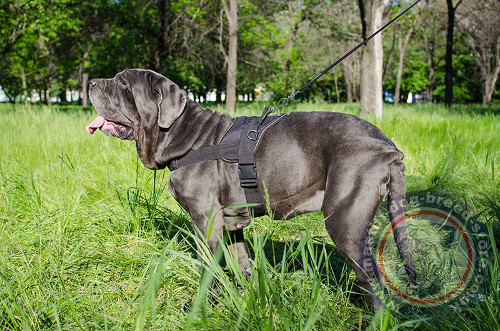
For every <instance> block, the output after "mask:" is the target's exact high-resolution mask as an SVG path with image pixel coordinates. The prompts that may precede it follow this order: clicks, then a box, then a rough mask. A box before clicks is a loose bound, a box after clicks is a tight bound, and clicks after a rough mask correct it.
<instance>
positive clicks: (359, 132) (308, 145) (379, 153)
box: [87, 69, 416, 306]
mask: <svg viewBox="0 0 500 331" xmlns="http://www.w3.org/2000/svg"><path fill="white" fill-rule="evenodd" d="M89 91H90V92H89V94H90V100H91V102H92V104H93V105H94V107H95V109H96V110H97V111H98V113H99V115H100V116H99V117H98V118H97V119H95V120H94V121H93V122H92V123H91V124H89V125H88V126H87V131H88V132H89V133H91V134H92V133H94V131H96V130H97V129H98V128H99V129H101V131H102V132H104V133H105V134H107V135H110V136H114V137H117V138H120V139H128V140H135V141H136V146H137V153H138V156H139V158H140V160H141V161H142V163H143V164H144V165H145V166H146V167H147V168H149V169H163V168H165V167H166V165H167V163H168V162H170V161H171V160H173V159H176V158H179V157H181V156H183V155H185V154H186V153H187V152H188V151H189V150H191V149H198V148H200V147H203V146H207V145H216V144H218V143H219V142H220V141H221V139H222V138H223V135H224V134H225V132H227V130H228V129H229V127H230V126H231V124H232V122H233V118H231V117H229V116H226V115H222V114H219V113H217V112H213V111H210V110H207V109H202V108H201V106H200V105H199V104H197V103H195V102H193V101H191V100H189V99H188V98H187V96H186V93H185V92H184V91H183V90H181V89H180V88H179V86H177V85H176V84H174V83H173V82H172V81H170V80H169V79H167V78H165V77H164V76H162V75H160V74H158V73H156V72H154V71H150V70H142V69H129V70H125V71H122V72H120V73H118V74H117V75H116V76H115V77H114V78H111V79H93V80H91V82H90V88H89ZM402 159H403V153H402V152H400V151H399V150H398V149H397V148H396V146H395V145H394V143H392V142H391V141H390V140H389V139H388V138H387V137H386V136H385V135H384V134H383V133H382V132H381V131H380V130H379V129H378V128H376V127H375V126H373V125H372V124H370V123H368V122H366V121H365V120H363V119H360V118H358V117H356V116H352V115H347V114H341V113H333V112H311V113H305V112H294V113H291V114H289V115H287V116H285V117H284V118H283V119H281V120H280V121H279V122H278V123H277V124H275V125H274V126H273V127H272V128H270V129H269V130H267V132H266V134H265V135H264V136H263V138H262V140H261V143H260V145H259V147H258V149H257V151H256V152H255V164H256V169H257V175H258V181H259V183H264V184H265V186H266V187H267V190H268V197H269V202H270V207H271V210H272V211H273V213H272V214H273V216H274V218H276V219H288V218H291V217H293V216H295V215H297V214H302V213H306V212H312V211H319V210H321V211H322V212H323V215H324V218H325V226H326V229H327V231H328V233H329V234H330V236H331V238H332V240H333V241H334V243H335V245H336V247H337V249H338V250H339V252H340V253H341V254H342V256H344V258H346V259H347V261H348V262H349V263H350V265H351V266H352V268H353V269H354V271H355V273H356V275H357V277H358V281H359V283H360V285H361V286H362V287H363V288H364V289H366V299H367V301H368V302H370V303H372V304H374V305H375V306H377V305H379V304H380V298H379V297H378V296H377V295H376V293H375V291H374V288H373V287H372V286H371V285H370V283H369V280H370V278H371V277H374V279H376V280H377V281H378V283H379V284H380V285H381V286H382V285H383V283H382V279H381V272H380V269H379V267H378V265H377V262H376V260H375V259H374V257H373V254H372V252H371V248H370V244H369V229H370V227H371V225H372V223H373V218H374V216H375V213H376V211H377V209H378V207H379V205H380V204H381V202H382V201H383V200H385V199H388V206H390V208H388V214H389V219H390V220H391V222H392V223H393V227H394V231H393V232H394V236H395V239H396V243H397V246H398V249H399V253H400V255H401V257H402V259H403V260H404V261H405V263H406V264H405V267H406V270H407V272H408V275H409V277H410V279H411V280H412V281H415V278H416V273H415V269H414V264H413V260H412V258H411V254H410V252H409V245H408V238H407V233H406V226H405V223H404V218H403V222H401V217H402V216H403V215H404V214H403V213H404V211H403V210H404V209H403V208H402V207H403V206H404V199H405V194H406V183H405V176H404V169H405V167H404V164H403V162H402ZM169 189H170V192H171V193H172V195H173V196H174V198H175V199H176V200H177V201H178V202H179V204H180V205H181V206H182V207H183V208H184V209H185V210H186V211H187V212H188V213H189V215H190V217H191V219H192V222H193V223H194V225H195V226H196V227H197V229H198V230H199V231H196V232H197V233H201V234H204V233H206V231H207V215H209V214H210V213H211V210H215V211H217V214H216V216H215V221H214V224H213V229H212V232H211V235H210V237H209V238H208V245H209V247H210V249H211V250H212V252H213V253H215V251H216V249H217V247H218V245H219V242H218V241H219V240H218V238H221V237H222V235H223V232H224V231H234V230H236V229H240V228H242V227H244V226H246V225H248V224H249V223H250V214H249V210H248V208H246V207H241V208H239V209H237V210H236V212H235V211H234V210H232V211H230V212H229V211H227V210H226V209H224V208H222V207H224V206H227V205H232V204H239V203H243V202H245V201H246V200H245V194H244V191H243V188H241V187H240V183H239V177H238V166H237V164H235V163H229V162H225V161H223V160H211V161H205V162H200V163H196V164H191V165H187V166H184V167H181V168H179V169H177V170H175V171H173V172H172V173H171V174H170V181H169ZM260 190H261V193H262V188H260ZM393 207H394V208H393ZM397 220H399V221H397ZM398 223H399V225H398V226H396V225H397V224H398ZM367 243H368V244H367ZM232 246H233V247H232V249H234V251H235V252H237V256H238V264H239V267H240V268H241V270H242V271H243V272H249V271H250V264H249V262H248V254H247V251H246V248H245V244H244V242H237V243H234V244H232Z"/></svg>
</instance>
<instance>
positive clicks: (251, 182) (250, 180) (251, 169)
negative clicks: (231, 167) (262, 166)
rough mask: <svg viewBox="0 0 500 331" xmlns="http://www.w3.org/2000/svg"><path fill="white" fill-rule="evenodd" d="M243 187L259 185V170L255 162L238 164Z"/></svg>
mask: <svg viewBox="0 0 500 331" xmlns="http://www.w3.org/2000/svg"><path fill="white" fill-rule="evenodd" d="M238 170H239V175H240V185H241V187H245V188H251V187H257V186H258V185H257V171H256V170H255V164H254V163H248V164H241V163H240V164H238Z"/></svg>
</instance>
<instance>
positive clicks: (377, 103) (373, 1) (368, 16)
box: [358, 0, 389, 118]
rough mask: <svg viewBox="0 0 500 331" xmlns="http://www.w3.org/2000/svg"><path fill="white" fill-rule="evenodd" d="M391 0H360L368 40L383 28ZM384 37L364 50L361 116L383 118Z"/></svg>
mask: <svg viewBox="0 0 500 331" xmlns="http://www.w3.org/2000/svg"><path fill="white" fill-rule="evenodd" d="M388 4H389V0H358V5H359V10H360V14H361V15H360V16H361V25H362V36H363V38H367V37H368V36H369V35H371V34H372V33H374V32H375V31H377V30H378V29H379V28H380V27H381V26H382V15H383V12H384V8H385V6H386V5H388ZM383 57H384V50H383V46H382V35H381V34H379V35H377V36H375V37H374V38H373V39H372V40H371V41H370V42H369V43H367V44H366V45H365V47H364V49H363V55H362V62H361V100H360V101H361V114H371V115H375V116H376V117H377V118H381V117H382V65H383Z"/></svg>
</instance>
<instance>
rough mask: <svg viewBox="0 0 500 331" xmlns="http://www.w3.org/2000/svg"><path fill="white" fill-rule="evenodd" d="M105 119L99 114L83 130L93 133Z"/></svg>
mask: <svg viewBox="0 0 500 331" xmlns="http://www.w3.org/2000/svg"><path fill="white" fill-rule="evenodd" d="M105 121H106V120H105V119H104V117H102V116H99V117H97V118H96V119H95V120H93V121H92V123H90V124H89V125H87V126H86V127H85V130H87V132H88V133H89V134H94V132H95V131H96V130H97V129H99V128H101V127H102V126H103V125H104V122H105Z"/></svg>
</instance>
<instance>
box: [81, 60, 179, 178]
mask: <svg viewBox="0 0 500 331" xmlns="http://www.w3.org/2000/svg"><path fill="white" fill-rule="evenodd" d="M89 96H90V101H91V102H92V105H93V106H94V108H95V109H96V110H97V112H98V113H99V116H98V117H97V118H96V119H95V120H94V121H92V123H90V124H89V125H87V127H86V130H87V132H88V133H89V134H93V133H94V132H95V131H97V129H100V130H101V131H102V132H103V133H104V134H106V135H108V136H112V137H117V138H120V139H125V140H135V141H136V142H137V152H138V154H139V158H140V159H141V161H142V162H143V163H144V165H145V166H146V167H148V168H151V169H157V168H158V165H157V164H156V163H155V161H154V154H155V153H156V150H157V140H158V135H159V132H160V128H166V129H168V128H169V127H170V126H171V125H172V124H173V122H174V121H175V120H176V119H177V118H178V117H179V116H180V115H181V113H182V111H183V110H184V107H185V105H186V96H185V94H184V93H183V92H182V91H181V89H180V88H179V87H178V86H177V85H175V84H174V83H173V82H171V81H170V80H168V79H167V78H165V77H164V76H162V75H160V74H158V73H156V72H154V71H151V70H142V69H128V70H125V71H122V72H120V73H118V74H116V76H115V77H114V78H110V79H92V80H91V81H90V84H89Z"/></svg>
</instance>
